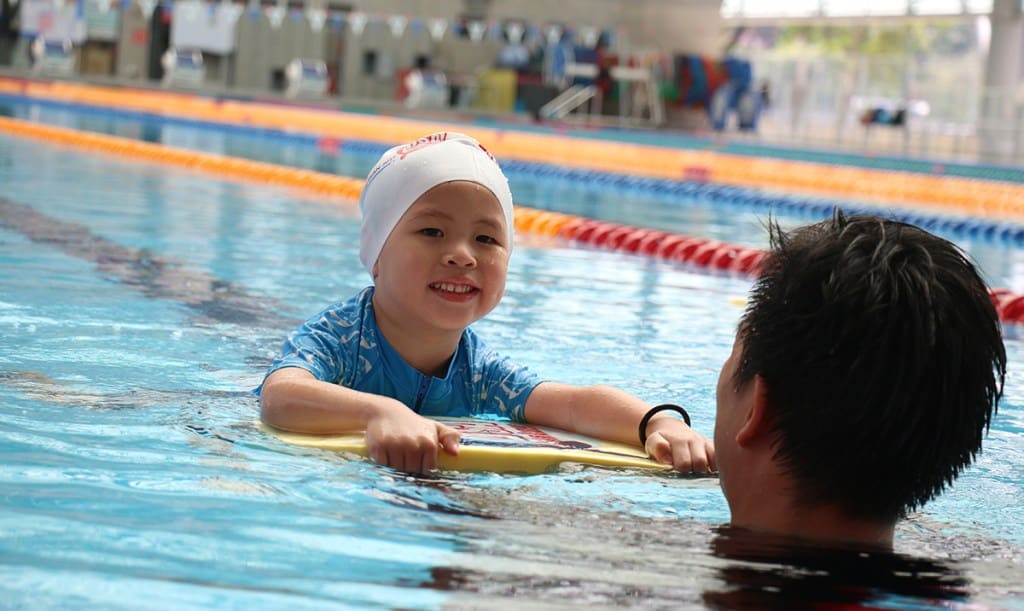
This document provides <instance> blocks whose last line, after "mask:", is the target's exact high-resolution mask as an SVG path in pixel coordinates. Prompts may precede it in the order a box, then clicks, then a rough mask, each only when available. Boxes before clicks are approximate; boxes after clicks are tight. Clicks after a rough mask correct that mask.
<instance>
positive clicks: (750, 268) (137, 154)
mask: <svg viewBox="0 0 1024 611" xmlns="http://www.w3.org/2000/svg"><path fill="white" fill-rule="evenodd" d="M0 131H3V132H6V133H8V134H12V135H15V136H21V137H28V138H34V139H39V140H45V141H48V142H51V143H56V144H60V145H65V146H71V147H75V148H80V149H88V150H94V151H101V152H105V153H109V154H113V155H119V156H126V157H131V158H133V159H144V160H148V161H153V162H158V163H164V164H169V165H175V166H179V167H186V168H194V169H196V170H200V171H202V172H209V173H212V174H214V175H215V176H217V177H220V178H224V177H230V178H235V179H243V180H251V181H255V182H262V183H271V184H276V185H282V186H288V187H294V188H297V189H302V190H309V191H315V192H318V193H321V194H325V195H330V196H337V197H340V198H344V199H345V200H348V201H354V200H357V199H358V198H359V193H360V191H361V190H362V187H363V183H364V181H363V180H362V179H358V178H349V177H344V176H336V175H333V174H324V173H321V172H314V171H310V170H303V169H299V168H291V167H286V166H280V165H275V164H271V163H265V162H260V161H252V160H248V159H240V158H237V157H228V156H224V155H217V154H213V153H204V152H198V151H189V150H185V149H179V148H174V147H169V146H164V145H160V144H154V143H150V142H143V141H139V140H131V139H127V138H121V137H117V136H108V135H105V134H97V133H90V132H80V131H77V130H73V129H68V128H64V127H55V126H50V125H42V124H38V123H32V122H27V121H20V120H17V119H10V118H6V117H0ZM515 228H516V230H517V231H521V232H529V233H536V234H540V235H545V236H550V237H554V238H561V239H564V240H568V241H571V242H577V243H583V244H588V245H591V246H596V247H600V248H605V249H610V250H616V251H621V252H626V253H633V254H638V255H646V256H650V257H655V258H658V259H661V260H665V261H672V262H677V263H685V264H688V265H692V266H695V267H701V268H706V269H709V270H714V271H718V272H722V273H730V274H736V275H741V276H747V277H751V278H753V277H755V276H756V274H757V271H758V263H759V262H760V261H761V260H762V258H763V257H764V256H765V251H764V250H761V249H756V248H746V247H741V246H736V245H733V244H729V243H726V242H721V241H717V240H710V239H705V238H697V237H690V236H685V235H680V234H676V233H671V232H666V231H660V230H656V229H645V228H642V227H634V226H630V225H624V224H620V223H610V222H605V221H599V220H593V219H588V218H585V217H581V216H576V215H571V214H562V213H558V212H549V211H545V210H538V209H535V208H529V207H526V206H516V209H515ZM990 294H991V296H992V302H993V304H994V305H995V307H996V310H997V312H998V314H999V318H1000V320H1002V321H1004V322H1008V323H1020V322H1024V295H1018V294H1014V293H1011V292H1009V291H1008V290H1005V289H993V290H992V291H990Z"/></svg>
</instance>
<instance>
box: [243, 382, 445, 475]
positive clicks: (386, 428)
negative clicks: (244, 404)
mask: <svg viewBox="0 0 1024 611" xmlns="http://www.w3.org/2000/svg"><path fill="white" fill-rule="evenodd" d="M260 408H261V410H260V417H261V418H262V420H263V422H265V423H267V424H269V425H270V426H273V427H276V428H279V429H283V430H286V431H295V432H300V433H317V434H330V433H345V432H351V431H362V430H365V431H366V447H367V450H368V452H369V455H370V458H372V459H373V460H374V461H375V462H377V463H380V464H382V465H387V466H389V467H393V468H395V469H400V470H402V471H408V472H412V473H426V472H428V471H431V470H433V469H435V468H436V467H437V450H438V448H439V447H440V448H443V449H444V451H445V452H448V453H449V454H451V455H452V456H455V455H457V454H458V453H459V439H460V435H459V433H458V431H456V430H454V429H452V428H450V427H447V426H445V425H443V424H441V423H439V422H435V421H433V420H430V419H427V418H424V417H422V416H420V415H419V414H417V413H415V412H414V411H412V410H411V409H409V408H408V407H406V406H405V405H404V404H403V403H402V402H400V401H397V400H395V399H392V398H390V397H384V396H381V395H375V394H371V393H366V392H361V391H358V390H353V389H351V388H346V387H344V386H339V385H337V384H331V383H329V382H322V381H320V380H318V379H316V377H314V376H313V374H311V373H310V372H308V371H306V370H305V369H302V368H300V367H286V368H284V369H278V370H277V371H275V372H273V373H271V374H270V375H269V376H267V379H266V380H265V381H264V382H263V389H262V392H261V393H260Z"/></svg>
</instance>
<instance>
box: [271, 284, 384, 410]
mask: <svg viewBox="0 0 1024 611" xmlns="http://www.w3.org/2000/svg"><path fill="white" fill-rule="evenodd" d="M368 300H369V295H368V291H363V292H362V293H360V295H359V296H357V297H355V298H353V299H351V300H349V301H347V302H344V303H341V304H336V305H333V306H331V307H328V308H326V309H325V310H323V311H321V312H319V313H318V314H316V315H314V316H312V317H311V318H310V319H309V320H307V321H306V322H304V323H302V324H301V325H299V326H298V327H297V328H295V329H294V330H292V332H291V333H289V334H288V337H287V338H286V339H285V340H284V344H283V345H282V346H281V353H280V354H279V355H278V357H277V358H275V359H274V362H273V363H271V365H270V368H269V369H267V372H266V374H264V377H263V379H264V380H266V376H269V375H270V374H272V373H274V372H275V371H277V370H278V369H284V368H285V367H299V368H302V369H305V370H306V371H308V372H310V373H311V374H313V376H314V377H315V378H316V379H318V380H322V381H324V382H331V383H333V384H339V383H341V384H344V382H345V380H344V378H345V376H346V374H348V373H350V372H352V371H353V370H354V368H355V364H356V361H357V359H358V358H359V357H358V355H359V342H360V341H361V337H362V317H363V316H362V314H363V309H364V305H365V302H367V301H368ZM262 388H263V386H262V384H261V385H260V388H258V389H257V393H258V392H259V391H260V390H262Z"/></svg>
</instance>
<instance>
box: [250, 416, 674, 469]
mask: <svg viewBox="0 0 1024 611" xmlns="http://www.w3.org/2000/svg"><path fill="white" fill-rule="evenodd" d="M436 420H438V421H439V422H443V423H444V424H446V425H448V426H450V427H452V428H454V429H456V430H458V431H459V432H460V433H461V434H462V443H461V444H460V446H459V455H458V456H451V455H450V454H448V453H447V452H445V451H443V450H441V451H439V452H438V456H437V462H438V467H439V468H441V469H444V470H447V471H462V472H467V473H468V472H480V471H488V472H493V473H522V474H537V473H546V472H549V471H553V470H556V469H558V467H559V465H561V464H562V463H580V464H585V465H598V466H602V467H630V468H641V469H659V470H668V469H670V467H669V466H668V465H663V464H661V463H659V462H656V461H654V460H651V458H650V457H648V456H647V454H646V452H644V451H643V450H641V449H640V448H639V447H633V446H629V445H626V444H622V443H615V442H612V441H603V440H600V439H594V438H592V437H586V436H583V435H577V434H575V433H568V432H566V431H560V430H557V429H550V428H546V427H539V426H533V425H530V424H517V423H513V422H497V421H491V420H477V419H473V418H436ZM259 426H260V428H261V429H262V430H263V431H264V432H267V433H269V434H271V435H274V436H275V437H277V438H278V439H280V440H282V441H284V442H285V443H289V444H292V445H297V446H304V447H309V448H319V449H322V450H331V451H336V452H351V453H353V454H358V455H360V456H366V455H367V452H366V440H365V438H364V435H363V433H362V432H359V433H349V434H344V435H308V434H304V433H291V432H288V431H282V430H280V429H275V428H273V427H270V426H267V425H266V424H262V423H260V425H259Z"/></svg>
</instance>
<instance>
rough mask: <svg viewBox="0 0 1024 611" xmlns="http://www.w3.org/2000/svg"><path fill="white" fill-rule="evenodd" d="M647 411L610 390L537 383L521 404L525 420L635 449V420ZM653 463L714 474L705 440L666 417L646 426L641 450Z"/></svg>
mask: <svg viewBox="0 0 1024 611" xmlns="http://www.w3.org/2000/svg"><path fill="white" fill-rule="evenodd" d="M651 407H652V406H650V405H648V404H647V403H644V402H643V401H641V400H640V399H638V398H637V397H634V396H633V395H631V394H629V393H627V392H625V391H622V390H619V389H618V388H614V387H611V386H582V387H581V386H569V385H567V384H558V383H556V382H544V383H542V384H539V385H538V386H537V387H536V388H534V389H533V392H531V393H530V398H529V399H527V401H526V408H525V412H524V416H525V418H526V421H527V422H529V423H531V424H537V425H540V426H549V427H552V428H558V429H562V430H566V431H572V432H576V433H581V434H583V435H589V436H591V437H598V438H600V439H608V440H610V441H619V442H622V443H628V444H632V445H640V436H639V426H640V420H641V419H642V418H643V417H644V414H646V413H647V411H648V410H650V409H651ZM644 449H645V450H646V451H647V453H648V454H650V455H651V456H652V457H653V458H654V459H655V460H657V461H658V462H661V463H665V464H671V465H672V466H673V467H674V468H675V469H677V470H679V471H684V472H690V471H692V472H694V473H705V472H709V471H714V469H715V448H714V446H713V445H712V444H711V441H709V440H708V439H707V438H705V437H704V436H703V435H701V434H700V433H697V432H696V431H694V430H693V429H691V428H690V427H689V426H687V425H686V423H685V422H683V421H682V420H679V419H678V418H675V417H674V416H672V415H671V413H669V412H662V413H659V414H655V415H654V417H652V418H651V420H650V422H649V423H648V425H647V443H646V447H645V448H644Z"/></svg>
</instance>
